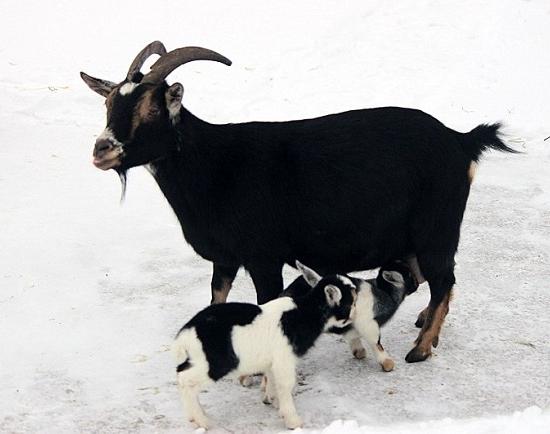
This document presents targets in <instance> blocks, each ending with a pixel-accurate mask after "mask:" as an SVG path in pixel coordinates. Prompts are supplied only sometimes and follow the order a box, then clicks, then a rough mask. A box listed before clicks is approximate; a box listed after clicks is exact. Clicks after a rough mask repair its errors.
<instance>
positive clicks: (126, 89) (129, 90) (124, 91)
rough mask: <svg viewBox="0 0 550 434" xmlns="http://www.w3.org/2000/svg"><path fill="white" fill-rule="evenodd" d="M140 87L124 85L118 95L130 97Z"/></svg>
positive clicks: (135, 84) (136, 84)
mask: <svg viewBox="0 0 550 434" xmlns="http://www.w3.org/2000/svg"><path fill="white" fill-rule="evenodd" d="M138 86H139V83H124V84H123V85H122V86H120V89H119V91H118V93H120V94H121V95H130V94H131V93H132V92H133V91H134V89H135V88H136V87H138Z"/></svg>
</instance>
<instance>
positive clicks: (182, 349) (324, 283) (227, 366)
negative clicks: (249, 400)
mask: <svg viewBox="0 0 550 434" xmlns="http://www.w3.org/2000/svg"><path fill="white" fill-rule="evenodd" d="M297 266H298V268H299V269H300V270H301V271H302V273H303V275H304V277H305V278H306V279H307V281H308V282H310V284H311V285H312V286H313V289H312V290H311V291H309V292H307V293H306V294H304V295H303V296H299V297H295V298H294V299H293V298H291V297H281V298H277V299H275V300H273V301H270V302H268V303H266V304H263V305H260V306H257V305H254V304H248V303H224V304H213V305H210V306H208V307H207V308H205V309H203V310H202V311H201V312H199V313H198V314H197V315H195V316H194V317H193V318H192V319H191V320H190V321H189V322H188V323H187V324H185V325H184V326H183V327H182V329H181V330H180V331H179V333H178V334H177V336H176V340H175V343H174V346H173V350H174V353H175V354H176V359H177V363H178V367H177V376H178V387H179V390H180V394H181V397H182V401H183V405H184V408H185V411H186V412H187V415H188V418H189V420H190V421H191V422H194V423H195V424H196V425H198V426H199V427H203V428H207V427H208V420H207V417H206V415H205V414H204V412H203V410H202V408H201V405H200V403H199V399H198V395H199V392H200V391H201V389H202V388H203V387H204V386H205V385H206V384H208V383H211V382H213V381H218V380H219V379H221V378H223V377H226V376H231V377H238V376H243V375H252V374H257V373H263V374H265V376H266V379H267V383H266V387H265V391H264V396H263V402H264V403H274V400H275V398H277V401H278V406H279V412H280V414H281V416H282V417H283V418H284V421H285V424H286V426H287V428H290V429H294V428H298V427H300V426H302V420H301V419H300V417H299V416H298V413H297V412H296V408H295V406H294V401H293V399H292V389H293V387H294V384H295V381H296V362H297V358H298V357H301V356H303V355H304V354H305V353H306V352H307V351H308V350H309V349H310V348H311V347H312V346H313V345H314V343H315V341H316V340H317V338H318V337H319V336H320V335H321V333H323V331H326V330H328V329H334V328H336V329H337V328H342V327H346V326H348V325H349V324H351V321H352V319H353V316H354V311H355V301H356V297H357V296H356V287H355V284H354V283H353V282H352V281H351V280H349V279H346V278H344V277H341V276H332V277H326V278H323V279H322V278H321V277H320V276H319V275H318V274H317V273H315V272H314V271H313V270H311V269H309V268H308V267H306V266H304V265H302V264H300V263H297Z"/></svg>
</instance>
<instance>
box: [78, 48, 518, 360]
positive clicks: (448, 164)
mask: <svg viewBox="0 0 550 434" xmlns="http://www.w3.org/2000/svg"><path fill="white" fill-rule="evenodd" d="M152 54H158V55H160V58H159V59H158V60H157V61H156V63H154V64H153V66H152V67H151V71H150V72H148V73H147V74H145V75H143V74H142V73H141V72H139V70H140V69H141V67H142V66H143V63H144V62H145V60H146V59H147V58H148V57H149V56H150V55H152ZM194 60H212V61H216V62H221V63H224V64H226V65H230V64H231V62H230V61H229V60H228V59H227V58H225V57H224V56H222V55H220V54H218V53H215V52H214V51H211V50H207V49H204V48H199V47H185V48H178V49H176V50H173V51H171V52H169V53H167V52H166V49H165V48H164V46H163V45H162V43H160V42H158V41H155V42H152V43H151V44H149V45H148V46H147V47H145V48H144V49H143V50H142V51H141V52H140V53H139V54H138V56H137V57H136V59H135V60H134V62H133V63H132V65H131V67H130V70H129V71H128V74H127V76H126V79H125V80H123V81H122V82H120V83H118V84H117V83H113V82H110V81H106V80H101V79H97V78H93V77H91V76H89V75H87V74H84V73H81V76H82V79H83V80H84V81H85V82H86V84H87V85H88V86H89V87H90V88H91V89H92V90H94V91H95V92H97V93H99V94H100V95H102V96H104V97H105V98H106V105H107V126H106V128H105V130H104V131H103V133H102V134H101V135H100V136H99V137H98V139H97V141H96V143H95V148H94V164H95V165H96V166H97V167H98V168H100V169H103V170H107V169H115V170H116V171H117V172H118V173H119V175H120V176H121V179H123V181H125V176H126V171H127V170H128V169H129V168H131V167H134V166H139V165H148V167H149V168H150V170H151V172H152V173H153V176H154V177H155V179H156V181H157V183H158V185H159V187H160V189H161V190H162V192H163V193H164V195H165V196H166V198H167V200H168V202H169V203H170V205H171V206H172V208H173V210H174V212H175V213H176V216H177V218H178V220H179V222H180V224H181V227H182V230H183V234H184V236H185V239H186V240H187V241H188V242H189V244H190V245H191V246H192V247H193V248H194V249H195V251H196V252H197V253H198V254H199V255H201V256H202V257H203V258H205V259H208V260H210V261H212V262H213V265H214V271H213V276H212V301H213V302H224V301H225V300H226V298H227V294H228V292H229V290H230V288H231V284H232V282H233V279H234V278H235V275H236V273H237V270H238V269H239V267H240V266H244V267H245V268H246V269H247V270H248V271H249V273H250V276H251V277H252V280H253V281H254V285H255V287H256V291H257V299H258V303H265V302H267V301H269V300H272V299H274V298H275V297H277V296H278V295H279V294H280V293H281V291H282V290H283V279H282V275H281V271H282V267H283V265H284V264H285V263H288V264H294V262H295V260H296V259H298V260H300V261H302V262H304V263H306V264H310V265H311V266H312V267H313V268H315V269H316V270H319V272H321V273H322V274H334V273H347V272H351V271H355V270H365V269H371V268H376V267H378V266H380V265H381V264H383V263H386V262H387V261H389V260H392V259H399V258H405V257H408V256H410V255H415V256H416V258H417V259H418V264H419V266H420V270H421V271H422V274H423V275H424V276H425V278H426V280H427V281H428V283H429V285H430V292H431V299H430V302H429V304H428V306H427V307H426V309H424V310H423V311H422V312H421V314H420V315H419V318H418V320H417V325H418V326H420V327H422V330H421V332H420V334H419V337H418V339H417V341H416V345H415V347H414V348H413V349H412V350H411V351H410V352H409V354H408V355H407V357H406V360H407V361H409V362H416V361H421V360H424V359H426V358H427V357H428V356H429V355H430V354H431V348H432V346H436V345H437V343H438V339H439V332H440V328H441V325H442V323H443V320H444V318H445V315H446V314H447V312H448V304H449V299H450V295H451V289H452V287H453V285H454V283H455V276H454V265H455V263H454V255H455V253H456V250H457V246H458V241H459V234H460V225H461V222H462V216H463V213H464V208H465V206H466V201H467V198H468V194H469V190H470V183H471V181H472V178H473V173H474V168H475V165H476V162H477V161H478V159H479V157H480V155H481V153H482V152H483V151H485V150H486V149H487V148H492V149H496V150H500V151H507V152H514V151H513V150H512V149H510V148H509V147H507V146H506V145H505V144H504V143H503V142H502V141H501V140H500V139H499V138H498V135H497V133H498V129H499V124H494V125H480V126H478V127H476V128H474V129H473V130H472V131H470V132H469V133H459V132H456V131H454V130H452V129H449V128H447V127H446V126H445V125H443V124H442V123H441V122H439V121H438V120H437V119H435V118H433V117H432V116H430V115H428V114H426V113H423V112H422V111H419V110H412V109H405V108H397V107H384V108H373V109H367V110H354V111H348V112H345V113H340V114H332V115H328V116H323V117H319V118H315V119H306V120H296V121H289V122H248V123H240V124H227V125H213V124H210V123H207V122H205V121H202V120H200V119H198V118H197V117H195V116H194V115H193V114H191V113H190V112H189V111H188V110H186V109H185V108H184V107H183V106H182V104H181V101H182V96H183V86H182V85H181V84H180V83H174V84H172V85H168V84H167V83H166V81H165V79H166V77H167V76H168V75H169V74H170V73H171V72H172V71H173V70H174V69H175V68H177V67H178V66H180V65H183V64H184V63H187V62H190V61H194Z"/></svg>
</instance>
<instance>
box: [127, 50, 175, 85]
mask: <svg viewBox="0 0 550 434" xmlns="http://www.w3.org/2000/svg"><path fill="white" fill-rule="evenodd" d="M153 54H158V55H159V56H164V55H165V54H166V48H164V45H163V44H162V42H160V41H153V42H151V43H150V44H149V45H147V46H146V47H145V48H144V49H143V50H141V51H140V52H139V54H138V55H137V56H136V58H135V59H134V61H133V62H132V64H131V65H130V69H128V74H127V75H126V80H128V81H131V80H132V77H133V76H134V74H135V73H136V72H139V70H140V69H141V67H142V66H143V64H144V63H145V61H146V60H147V59H148V58H149V57H150V56H152V55H153Z"/></svg>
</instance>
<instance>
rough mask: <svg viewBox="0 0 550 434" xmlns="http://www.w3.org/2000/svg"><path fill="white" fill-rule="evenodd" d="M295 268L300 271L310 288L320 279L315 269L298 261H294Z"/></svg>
mask: <svg viewBox="0 0 550 434" xmlns="http://www.w3.org/2000/svg"><path fill="white" fill-rule="evenodd" d="M296 268H297V269H298V270H300V271H301V272H302V276H304V279H306V282H307V283H308V285H309V286H311V287H312V288H313V287H314V286H315V285H317V284H318V283H319V281H320V280H321V279H322V277H321V276H319V275H318V274H317V273H316V272H315V271H313V270H312V269H311V268H308V267H306V266H305V265H304V264H302V263H301V262H300V261H296Z"/></svg>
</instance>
